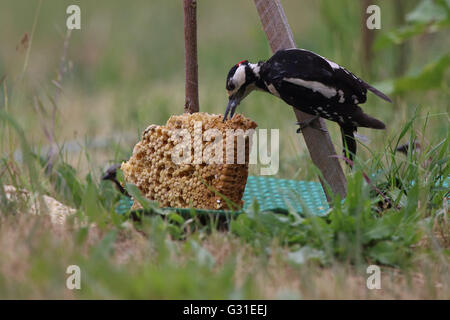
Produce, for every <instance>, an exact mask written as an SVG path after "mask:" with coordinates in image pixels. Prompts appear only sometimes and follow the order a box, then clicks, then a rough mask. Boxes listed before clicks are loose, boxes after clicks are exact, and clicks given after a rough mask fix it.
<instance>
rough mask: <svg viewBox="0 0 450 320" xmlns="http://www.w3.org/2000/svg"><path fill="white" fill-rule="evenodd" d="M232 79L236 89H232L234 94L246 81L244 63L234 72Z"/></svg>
mask: <svg viewBox="0 0 450 320" xmlns="http://www.w3.org/2000/svg"><path fill="white" fill-rule="evenodd" d="M231 81H232V82H233V85H234V90H233V91H230V94H233V93H235V92H236V91H238V90H239V89H240V88H241V86H242V85H243V84H244V83H245V66H244V65H240V66H239V67H238V68H237V69H236V72H235V73H234V75H233V78H231Z"/></svg>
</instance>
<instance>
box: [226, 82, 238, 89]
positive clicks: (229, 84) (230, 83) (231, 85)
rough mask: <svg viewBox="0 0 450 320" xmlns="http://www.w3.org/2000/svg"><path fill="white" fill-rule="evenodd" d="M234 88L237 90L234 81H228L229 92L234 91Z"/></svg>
mask: <svg viewBox="0 0 450 320" xmlns="http://www.w3.org/2000/svg"><path fill="white" fill-rule="evenodd" d="M234 88H236V87H235V85H234V83H233V81H231V80H229V81H227V90H228V91H233V90H234Z"/></svg>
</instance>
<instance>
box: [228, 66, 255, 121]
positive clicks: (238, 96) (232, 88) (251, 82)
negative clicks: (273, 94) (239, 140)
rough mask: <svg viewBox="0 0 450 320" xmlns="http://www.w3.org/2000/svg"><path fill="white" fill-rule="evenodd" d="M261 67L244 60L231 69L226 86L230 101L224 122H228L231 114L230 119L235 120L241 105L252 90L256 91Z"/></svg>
mask: <svg viewBox="0 0 450 320" xmlns="http://www.w3.org/2000/svg"><path fill="white" fill-rule="evenodd" d="M260 66H261V63H258V64H252V63H249V62H248V61H247V60H242V61H241V62H239V63H238V64H236V65H234V66H233V67H232V68H231V69H230V72H228V76H227V84H226V89H227V92H228V96H229V101H228V106H227V109H226V111H225V115H224V117H223V121H225V120H227V117H228V113H230V119H231V118H233V115H234V112H235V110H236V107H237V106H238V105H239V103H240V102H241V101H242V100H243V99H244V98H245V97H246V96H247V95H248V94H249V93H250V92H252V90H254V89H256V86H255V82H256V80H257V79H259V68H260Z"/></svg>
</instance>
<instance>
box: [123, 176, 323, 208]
mask: <svg viewBox="0 0 450 320" xmlns="http://www.w3.org/2000/svg"><path fill="white" fill-rule="evenodd" d="M243 200H244V210H246V209H248V208H250V207H251V206H252V205H253V203H254V201H255V200H256V201H257V203H258V206H259V209H260V210H261V211H273V212H279V213H287V212H288V211H289V210H293V211H295V212H297V213H304V212H303V211H304V210H303V207H302V205H303V206H304V207H306V208H307V210H308V211H309V213H310V214H314V215H319V216H322V215H325V214H326V213H327V211H328V209H329V207H328V203H327V199H326V197H325V193H324V192H323V189H322V186H321V184H320V183H319V182H312V181H297V180H287V179H276V178H270V177H256V176H249V177H248V179H247V184H246V185H245V192H244V196H243ZM131 205H132V200H130V199H129V198H127V197H122V198H121V200H120V202H119V205H118V206H117V207H116V212H117V213H119V214H123V213H125V212H128V211H129V210H130V208H131ZM163 210H171V211H176V212H179V213H190V212H191V209H189V208H163ZM195 211H196V212H197V213H215V214H239V213H241V212H231V211H224V210H204V209H195Z"/></svg>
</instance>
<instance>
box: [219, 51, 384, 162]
mask: <svg viewBox="0 0 450 320" xmlns="http://www.w3.org/2000/svg"><path fill="white" fill-rule="evenodd" d="M226 90H227V92H228V96H229V101H228V106H227V108H226V111H225V115H224V118H223V121H226V120H227V118H228V114H230V118H232V117H233V115H234V112H235V111H236V107H237V106H238V105H239V103H240V102H241V101H242V100H243V99H244V98H245V97H246V96H247V95H248V94H249V93H250V92H252V91H253V90H262V91H265V92H268V93H270V94H272V95H274V96H276V97H278V98H280V99H282V100H283V101H284V102H286V103H287V104H289V105H291V106H293V107H294V108H296V109H298V110H301V111H303V112H305V113H308V114H311V115H313V116H314V117H313V118H311V120H309V121H305V122H301V123H300V122H297V124H298V125H299V126H300V127H299V129H298V130H297V132H298V133H299V132H300V131H301V130H302V129H304V128H305V127H307V126H311V127H314V128H316V129H319V130H323V129H321V128H320V127H319V126H318V125H317V122H316V121H315V120H317V119H318V118H320V117H322V118H325V119H327V120H331V121H335V122H337V123H338V124H339V126H340V128H341V133H342V141H343V145H344V155H346V152H345V146H347V149H348V151H349V154H348V158H350V160H353V155H354V154H356V141H355V138H354V132H355V131H356V130H357V127H366V128H372V129H385V127H386V126H385V125H384V123H383V122H381V121H380V120H377V119H375V118H373V117H371V116H369V115H367V114H365V113H364V112H363V110H362V109H361V108H360V107H358V104H362V103H364V102H366V95H367V90H370V91H372V92H373V93H374V94H376V95H377V96H378V97H380V98H382V99H384V100H386V101H388V102H392V101H391V99H389V98H388V97H387V96H386V95H385V94H383V93H382V92H380V91H378V90H377V89H375V88H374V87H372V86H371V85H369V84H368V83H366V82H364V81H363V80H361V79H360V78H358V77H356V76H355V75H354V74H353V73H351V72H350V71H348V70H347V69H345V68H343V67H341V66H339V65H338V64H337V63H335V62H332V61H330V60H328V59H326V58H324V57H322V56H320V55H318V54H316V53H314V52H311V51H308V50H304V49H286V50H280V51H277V52H276V53H275V54H274V55H273V56H272V57H271V58H270V59H269V60H267V61H260V62H258V63H256V64H253V63H250V62H248V60H243V61H241V62H239V63H238V64H236V65H234V66H233V67H232V68H231V69H230V71H229V73H228V76H227V82H226Z"/></svg>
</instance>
